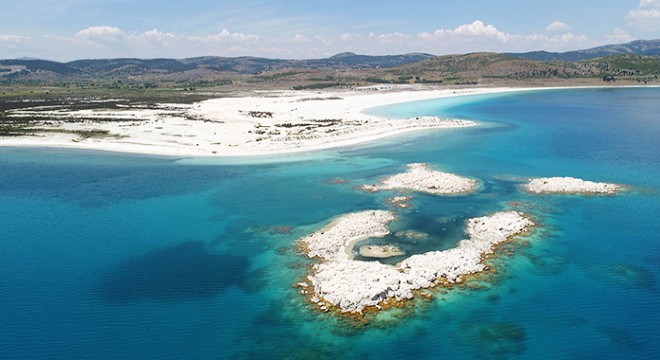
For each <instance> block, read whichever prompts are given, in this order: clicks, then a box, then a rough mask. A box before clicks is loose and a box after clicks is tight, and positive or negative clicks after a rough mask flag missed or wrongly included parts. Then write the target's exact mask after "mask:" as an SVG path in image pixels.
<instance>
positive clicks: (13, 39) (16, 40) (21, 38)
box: [0, 34, 32, 43]
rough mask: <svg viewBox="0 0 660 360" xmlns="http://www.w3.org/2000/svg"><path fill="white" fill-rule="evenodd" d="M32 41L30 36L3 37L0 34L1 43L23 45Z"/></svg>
mask: <svg viewBox="0 0 660 360" xmlns="http://www.w3.org/2000/svg"><path fill="white" fill-rule="evenodd" d="M30 40H32V38H31V37H28V36H19V35H9V34H7V35H2V34H0V42H13V43H21V42H25V41H30Z"/></svg>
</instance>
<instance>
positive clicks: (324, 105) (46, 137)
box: [0, 87, 510, 156]
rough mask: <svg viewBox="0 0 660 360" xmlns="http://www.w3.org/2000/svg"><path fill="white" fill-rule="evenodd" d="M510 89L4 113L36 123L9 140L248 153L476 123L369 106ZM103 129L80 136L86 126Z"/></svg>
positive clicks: (274, 96)
mask: <svg viewBox="0 0 660 360" xmlns="http://www.w3.org/2000/svg"><path fill="white" fill-rule="evenodd" d="M507 90H510V89H506V88H504V89H470V90H460V89H446V88H445V89H442V88H419V87H400V88H393V89H391V90H386V91H353V90H335V91H327V92H312V91H267V92H253V93H250V94H249V95H247V96H246V95H245V94H241V95H240V96H230V97H225V98H219V99H212V100H206V101H201V102H198V103H194V104H155V105H131V106H126V107H114V108H103V105H102V104H99V107H98V108H94V109H83V110H76V109H70V108H66V107H65V106H59V107H53V106H50V107H33V108H24V109H16V110H9V111H7V112H6V114H5V115H6V120H7V121H9V122H11V121H14V122H15V123H21V124H23V123H24V122H25V121H26V120H29V121H30V124H29V128H30V129H37V130H38V131H34V132H33V134H32V135H25V136H12V137H0V145H4V146H50V147H75V148H86V149H95V150H107V151H120V152H129V153H146V154H154V155H168V156H249V155H272V154H283V153H294V152H301V151H311V150H321V149H328V148H335V147H341V146H349V145H355V144H359V143H364V142H369V141H374V140H377V139H381V138H384V137H388V136H393V135H398V134H402V133H407V132H412V131H418V130H425V129H426V130H428V129H441V128H456V127H465V126H472V125H475V123H474V122H472V121H468V120H454V119H441V118H438V117H416V116H415V117H410V118H406V119H397V118H385V117H379V116H373V115H369V114H367V113H365V110H366V109H368V108H372V107H376V106H381V105H387V104H391V103H397V102H407V101H414V100H423V99H433V98H442V97H447V96H459V95H464V94H470V93H490V92H497V91H507ZM89 132H93V133H94V134H100V135H103V134H105V136H94V137H81V136H79V135H78V134H80V133H89Z"/></svg>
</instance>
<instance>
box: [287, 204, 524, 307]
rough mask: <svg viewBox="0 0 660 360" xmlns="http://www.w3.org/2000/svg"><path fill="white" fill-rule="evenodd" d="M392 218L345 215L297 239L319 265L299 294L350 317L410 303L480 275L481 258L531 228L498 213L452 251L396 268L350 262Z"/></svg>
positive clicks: (471, 223) (476, 221)
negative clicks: (418, 294)
mask: <svg viewBox="0 0 660 360" xmlns="http://www.w3.org/2000/svg"><path fill="white" fill-rule="evenodd" d="M395 218H396V217H395V215H394V213H392V212H390V211H385V210H368V211H362V212H357V213H352V214H346V215H342V216H340V217H339V218H337V219H336V220H334V221H333V222H331V223H330V224H329V225H327V226H325V227H323V228H322V229H320V230H318V231H316V232H314V233H312V234H310V235H308V236H305V237H303V238H301V239H299V245H300V247H301V248H302V249H303V251H304V252H305V253H306V255H307V256H308V257H310V258H316V259H318V260H319V261H318V263H316V264H314V265H313V266H312V267H311V268H310V271H309V274H308V276H307V277H306V278H305V281H304V282H302V283H300V284H298V285H299V286H301V287H303V288H304V289H303V293H305V294H309V295H310V299H311V301H312V302H313V303H315V304H317V305H318V306H319V308H321V309H322V310H324V311H328V310H330V309H338V310H339V311H340V312H341V313H349V314H351V313H352V314H361V313H362V312H363V311H364V310H365V309H366V308H371V307H373V308H376V309H378V308H380V307H381V305H383V304H386V303H387V302H388V301H390V300H394V301H403V300H409V299H412V298H413V297H414V294H415V290H418V289H424V288H431V287H434V286H437V285H439V284H442V283H447V284H452V283H457V282H461V281H462V276H464V275H467V274H473V273H478V272H481V271H484V270H485V265H484V264H483V262H482V258H483V256H484V255H485V254H488V253H491V252H493V246H494V245H497V244H499V243H502V242H504V241H506V240H507V239H509V238H511V237H512V236H515V235H519V234H522V233H523V232H525V231H527V230H528V229H529V228H530V227H531V226H533V225H534V223H533V222H532V221H531V220H530V219H529V218H528V217H526V216H525V215H524V214H522V213H519V212H517V211H500V212H496V213H494V214H491V215H488V216H483V217H478V218H473V219H470V220H468V221H467V223H466V233H467V235H468V238H467V239H464V240H461V241H460V242H459V243H458V245H457V246H456V247H454V248H452V249H448V250H443V251H431V252H427V253H424V254H419V255H413V256H411V257H409V258H407V259H405V260H403V261H401V262H399V263H398V264H396V265H387V264H382V263H380V262H378V261H358V260H354V259H352V256H351V255H350V251H351V250H352V247H353V245H354V244H355V243H356V242H358V241H361V240H364V239H368V238H374V237H383V236H386V235H388V234H389V233H390V231H389V229H388V227H387V225H388V224H389V223H390V222H392V221H393V220H394V219H395Z"/></svg>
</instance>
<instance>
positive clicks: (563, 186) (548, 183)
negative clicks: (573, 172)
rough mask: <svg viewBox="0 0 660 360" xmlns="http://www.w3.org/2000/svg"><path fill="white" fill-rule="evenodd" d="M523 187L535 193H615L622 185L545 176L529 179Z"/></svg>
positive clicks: (621, 188)
mask: <svg viewBox="0 0 660 360" xmlns="http://www.w3.org/2000/svg"><path fill="white" fill-rule="evenodd" d="M523 189H524V190H525V191H527V192H530V193H535V194H616V193H618V192H619V191H621V190H623V186H621V185H617V184H611V183H604V182H593V181H587V180H582V179H578V178H574V177H545V178H535V179H530V180H529V181H528V182H527V183H526V184H524V185H523Z"/></svg>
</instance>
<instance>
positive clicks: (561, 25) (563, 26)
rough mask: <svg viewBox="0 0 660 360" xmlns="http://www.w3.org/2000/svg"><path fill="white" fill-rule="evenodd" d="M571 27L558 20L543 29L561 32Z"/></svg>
mask: <svg viewBox="0 0 660 360" xmlns="http://www.w3.org/2000/svg"><path fill="white" fill-rule="evenodd" d="M570 28H571V27H570V26H568V24H567V23H565V22H561V21H559V20H555V21H553V22H551V23H550V24H548V26H546V27H545V30H546V31H562V30H568V29H570Z"/></svg>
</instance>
